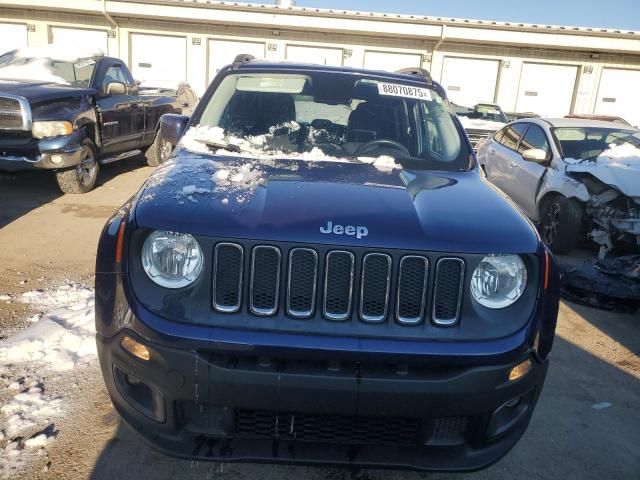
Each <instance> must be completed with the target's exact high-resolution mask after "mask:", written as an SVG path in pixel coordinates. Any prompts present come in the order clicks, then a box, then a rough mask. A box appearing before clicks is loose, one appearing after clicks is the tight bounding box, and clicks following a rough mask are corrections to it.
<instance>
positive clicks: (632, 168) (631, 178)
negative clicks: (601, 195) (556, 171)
mask: <svg viewBox="0 0 640 480" xmlns="http://www.w3.org/2000/svg"><path fill="white" fill-rule="evenodd" d="M565 160H566V161H567V162H568V165H567V167H566V171H567V173H589V174H591V175H593V176H594V177H595V178H597V179H598V180H600V181H601V182H603V183H604V184H606V185H609V186H610V187H612V188H615V189H616V190H618V191H620V192H621V193H623V194H624V195H626V196H628V197H632V198H636V199H638V200H640V149H638V148H636V147H634V146H633V145H630V144H624V145H618V146H614V147H611V148H609V149H608V150H605V151H604V152H602V154H600V155H599V156H598V158H597V159H596V160H595V161H589V162H577V161H576V160H572V159H565ZM572 162H576V163H572Z"/></svg>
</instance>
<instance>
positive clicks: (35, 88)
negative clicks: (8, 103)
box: [0, 69, 96, 104]
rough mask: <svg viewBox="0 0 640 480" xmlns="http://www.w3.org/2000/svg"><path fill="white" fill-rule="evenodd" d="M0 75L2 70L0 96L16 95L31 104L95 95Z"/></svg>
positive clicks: (53, 84)
mask: <svg viewBox="0 0 640 480" xmlns="http://www.w3.org/2000/svg"><path fill="white" fill-rule="evenodd" d="M1 74H2V70H1V69H0V96H1V95H2V94H3V93H8V94H10V95H18V96H20V97H24V98H26V99H27V100H29V103H31V104H34V103H38V102H43V101H47V100H54V99H57V98H68V97H78V96H85V95H95V94H96V91H95V90H94V89H91V88H76V87H72V86H71V85H64V84H61V83H54V82H45V81H41V80H22V79H20V80H9V79H3V78H2V75H1Z"/></svg>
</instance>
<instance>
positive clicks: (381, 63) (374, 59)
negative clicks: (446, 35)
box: [364, 51, 422, 72]
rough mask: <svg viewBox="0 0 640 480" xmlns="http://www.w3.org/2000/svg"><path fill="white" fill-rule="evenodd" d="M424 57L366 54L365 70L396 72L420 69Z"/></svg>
mask: <svg viewBox="0 0 640 480" xmlns="http://www.w3.org/2000/svg"><path fill="white" fill-rule="evenodd" d="M421 65H422V55H418V54H412V53H391V52H374V51H366V52H364V68H368V69H370V70H385V71H387V72H395V71H397V70H400V69H402V68H409V67H420V66H421Z"/></svg>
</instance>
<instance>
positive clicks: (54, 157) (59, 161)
mask: <svg viewBox="0 0 640 480" xmlns="http://www.w3.org/2000/svg"><path fill="white" fill-rule="evenodd" d="M51 163H53V164H54V165H62V155H51Z"/></svg>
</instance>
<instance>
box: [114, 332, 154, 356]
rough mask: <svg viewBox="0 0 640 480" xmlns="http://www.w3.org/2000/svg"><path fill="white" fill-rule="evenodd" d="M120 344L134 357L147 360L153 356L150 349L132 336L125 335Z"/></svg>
mask: <svg viewBox="0 0 640 480" xmlns="http://www.w3.org/2000/svg"><path fill="white" fill-rule="evenodd" d="M120 346H121V347H122V348H123V349H124V350H126V351H127V352H129V353H130V354H131V355H133V356H134V357H136V358H139V359H140V360H144V361H145V362H146V361H149V359H150V358H151V352H150V351H149V349H148V348H147V347H145V346H144V345H142V344H141V343H139V342H136V341H135V340H134V339H133V338H131V337H124V338H123V339H122V341H121V342H120Z"/></svg>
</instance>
